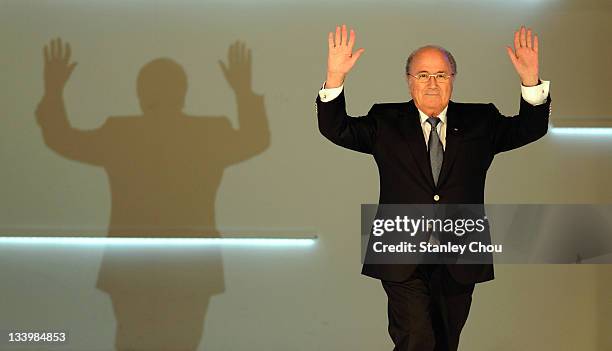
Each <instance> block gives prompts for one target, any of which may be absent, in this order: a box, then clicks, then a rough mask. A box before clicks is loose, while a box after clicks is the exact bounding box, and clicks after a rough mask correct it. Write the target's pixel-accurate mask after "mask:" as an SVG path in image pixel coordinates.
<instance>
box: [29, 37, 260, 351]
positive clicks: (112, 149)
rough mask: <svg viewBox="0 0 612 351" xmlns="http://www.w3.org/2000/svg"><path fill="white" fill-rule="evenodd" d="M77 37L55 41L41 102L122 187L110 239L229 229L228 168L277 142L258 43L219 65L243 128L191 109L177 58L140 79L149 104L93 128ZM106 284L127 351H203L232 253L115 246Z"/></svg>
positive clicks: (87, 157)
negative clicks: (255, 76)
mask: <svg viewBox="0 0 612 351" xmlns="http://www.w3.org/2000/svg"><path fill="white" fill-rule="evenodd" d="M70 56H71V49H70V45H69V44H65V45H64V44H63V43H62V41H61V39H55V40H52V41H51V42H50V44H49V45H47V46H46V47H45V49H44V59H45V66H44V81H45V93H44V96H43V98H42V101H41V102H40V104H39V105H38V108H37V110H36V117H37V121H38V123H39V125H40V126H41V128H42V133H43V137H44V141H45V143H46V145H47V146H48V147H49V148H50V149H52V150H54V151H55V152H57V153H58V154H60V155H61V156H63V157H66V158H68V159H71V160H76V161H79V162H84V163H87V164H90V165H95V166H100V167H103V168H104V170H105V171H106V174H107V175H108V180H109V184H110V191H111V204H112V209H111V217H110V223H109V230H108V236H109V237H147V238H150V237H164V238H176V237H181V238H184V237H213V238H216V237H220V233H219V232H218V231H217V229H216V224H215V199H216V195H217V190H218V188H219V184H220V183H221V178H222V176H223V172H224V170H225V168H226V167H228V166H230V165H233V164H236V163H238V162H241V161H244V160H247V159H249V158H252V157H254V156H255V155H258V154H260V153H262V152H263V151H264V150H266V149H267V148H268V146H269V143H270V134H269V129H268V122H267V116H266V112H265V107H264V100H263V96H262V95H257V94H255V93H254V92H253V91H252V87H251V71H252V68H251V63H252V59H251V51H250V49H247V48H246V47H245V45H244V44H243V43H240V42H236V43H234V44H232V45H231V46H230V48H229V53H228V62H227V63H224V62H222V61H220V62H219V64H220V67H221V69H222V71H223V73H224V75H225V78H226V80H227V82H228V83H229V85H230V86H231V88H232V90H233V91H234V93H235V96H236V103H237V110H238V121H239V128H238V129H234V128H233V127H232V126H231V124H230V122H229V120H228V119H227V118H225V117H214V116H190V115H187V114H185V113H183V107H184V102H185V96H186V93H187V87H188V84H187V75H186V73H185V71H184V69H183V67H182V66H181V65H179V64H178V63H177V62H175V61H173V60H171V59H169V58H158V59H155V60H153V61H151V62H149V63H147V64H145V65H144V66H143V67H142V69H141V70H140V73H139V74H138V79H137V93H138V99H139V102H140V107H141V110H142V115H138V116H116V117H110V118H108V119H107V120H106V121H105V123H104V124H103V125H102V126H101V127H99V128H97V129H93V130H80V129H76V128H73V127H72V126H71V124H70V122H69V119H68V115H67V113H66V109H65V106H64V99H63V90H64V87H65V85H66V82H67V81H68V79H69V77H70V75H71V73H72V71H73V70H74V69H75V66H76V63H72V62H71V61H70ZM97 287H98V288H99V289H101V290H102V291H104V292H106V293H107V294H108V295H109V296H110V298H111V301H112V305H113V309H114V312H115V317H116V319H117V330H116V341H115V346H116V349H117V350H196V349H197V347H198V345H199V344H200V342H201V339H202V335H203V329H204V319H205V315H206V311H207V308H208V305H209V301H210V298H211V297H212V296H214V295H216V294H220V293H223V292H224V290H225V287H224V274H223V266H222V259H221V252H220V251H219V249H218V248H214V247H204V248H203V247H194V246H189V245H188V244H186V245H182V246H172V247H163V246H155V247H149V246H147V247H143V246H138V245H135V246H132V245H129V246H120V247H115V246H113V247H107V248H106V249H105V252H104V256H103V259H102V263H101V268H100V271H99V274H98V281H97Z"/></svg>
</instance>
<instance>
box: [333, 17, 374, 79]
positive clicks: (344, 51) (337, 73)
mask: <svg viewBox="0 0 612 351" xmlns="http://www.w3.org/2000/svg"><path fill="white" fill-rule="evenodd" d="M327 43H328V49H329V52H328V54H327V80H326V82H325V87H326V88H336V87H339V86H340V85H342V84H343V82H344V79H345V78H346V75H347V74H348V72H349V71H350V70H351V69H352V68H353V66H354V65H355V62H357V60H358V59H359V57H360V56H361V54H362V53H363V52H364V51H365V49H364V48H360V49H358V50H357V51H355V52H354V53H353V46H355V31H354V30H352V29H351V30H350V37H349V33H347V31H346V25H345V24H343V25H342V29H341V28H340V27H339V26H336V34H335V36H334V33H332V32H329V34H328V35H327Z"/></svg>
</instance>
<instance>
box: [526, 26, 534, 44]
mask: <svg viewBox="0 0 612 351" xmlns="http://www.w3.org/2000/svg"><path fill="white" fill-rule="evenodd" d="M527 47H528V48H529V49H532V48H533V46H532V44H531V28H528V29H527Z"/></svg>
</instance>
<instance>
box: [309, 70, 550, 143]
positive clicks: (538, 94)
mask: <svg viewBox="0 0 612 351" xmlns="http://www.w3.org/2000/svg"><path fill="white" fill-rule="evenodd" d="M323 87H325V83H323ZM342 89H344V85H341V86H339V87H337V88H328V89H326V88H321V90H319V97H320V98H321V102H329V101H332V100H333V99H335V98H337V97H338V96H339V95H340V93H341V92H342ZM549 90H550V81H547V80H543V81H542V83H541V84H539V85H536V86H532V87H526V86H524V85H521V95H522V96H523V100H525V101H527V102H528V103H530V104H532V105H533V106H537V105H541V104H543V103H544V102H545V101H546V98H547V97H548V92H549ZM447 109H448V106H446V107H445V108H444V110H442V112H440V115H438V116H437V117H438V118H440V123H438V125H437V126H436V128H437V131H438V135H439V136H440V141H441V142H442V147H443V148H444V150H446V110H447ZM419 116H420V118H421V128H422V129H423V136H424V137H425V144H427V142H428V141H429V133H431V124H429V123H427V118H429V116H427V115H426V114H425V113H424V112H423V111H421V110H419Z"/></svg>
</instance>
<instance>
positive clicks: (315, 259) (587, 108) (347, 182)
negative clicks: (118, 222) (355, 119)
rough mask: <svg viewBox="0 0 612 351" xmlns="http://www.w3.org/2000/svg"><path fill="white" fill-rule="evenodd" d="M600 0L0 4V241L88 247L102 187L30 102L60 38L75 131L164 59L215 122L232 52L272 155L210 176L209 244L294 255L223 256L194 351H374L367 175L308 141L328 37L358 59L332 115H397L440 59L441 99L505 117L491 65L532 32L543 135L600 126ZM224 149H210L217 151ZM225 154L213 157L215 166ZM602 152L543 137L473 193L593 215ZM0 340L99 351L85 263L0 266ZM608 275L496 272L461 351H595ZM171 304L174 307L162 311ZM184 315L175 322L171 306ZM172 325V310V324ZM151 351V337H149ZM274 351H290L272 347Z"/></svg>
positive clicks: (96, 121)
mask: <svg viewBox="0 0 612 351" xmlns="http://www.w3.org/2000/svg"><path fill="white" fill-rule="evenodd" d="M610 15H612V6H611V5H610V3H609V2H607V1H600V2H598V1H589V2H587V1H578V0H575V1H562V0H559V1H554V0H547V1H535V0H534V1H519V2H516V1H513V2H509V1H501V0H497V1H484V0H482V1H476V0H472V1H468V2H460V1H438V2H436V3H435V5H432V4H431V3H428V2H424V1H412V2H400V1H394V2H392V3H386V4H380V3H374V2H369V1H359V2H353V1H343V2H342V1H341V2H324V1H314V2H313V1H310V2H308V5H307V4H306V2H301V3H300V2H297V1H293V2H290V1H285V2H283V1H258V2H255V1H246V0H242V1H231V2H230V1H225V2H220V1H219V2H206V1H179V2H175V1H172V2H171V1H156V2H153V1H6V0H4V1H2V2H1V3H0V23H2V31H0V43H2V55H0V67H2V74H1V75H0V76H1V77H2V80H1V82H0V84H1V89H2V93H1V94H0V106H2V113H1V116H2V118H1V119H0V123H1V127H0V162H1V164H2V165H3V167H2V171H1V172H0V193H1V194H2V195H1V196H0V223H1V226H2V227H3V228H4V229H3V232H2V234H3V235H11V233H12V232H11V230H10V229H11V228H15V227H37V228H41V229H40V232H41V234H45V233H50V232H52V230H51V229H56V230H57V229H58V228H59V229H60V230H61V228H65V227H70V228H89V229H90V230H91V232H96V233H104V232H105V230H106V228H107V226H108V224H109V214H110V205H111V202H110V201H111V198H110V196H111V194H110V191H109V184H108V181H107V178H106V174H105V172H104V171H103V170H102V169H101V168H99V167H93V166H90V165H86V164H84V163H80V162H74V161H69V160H67V159H65V158H63V157H61V156H59V155H57V154H56V153H54V152H53V151H51V150H50V149H49V148H48V147H47V146H46V145H45V144H44V142H43V140H42V137H41V132H40V129H39V127H38V125H37V124H36V122H35V118H34V115H33V111H34V109H35V108H36V104H37V102H38V100H39V99H40V96H41V94H42V55H41V49H42V46H43V45H44V44H45V43H46V42H47V41H48V40H49V39H50V38H52V37H55V36H61V37H62V38H63V39H65V40H67V41H69V42H70V43H71V44H72V48H73V57H74V60H76V61H77V62H78V66H77V68H76V70H75V72H74V74H73V76H72V78H71V80H70V82H69V83H68V87H67V89H66V94H65V96H66V104H67V106H68V112H69V118H70V121H71V122H72V124H73V126H75V127H77V128H82V129H92V128H96V127H98V126H100V125H102V124H103V123H104V121H105V120H106V118H107V117H109V116H127V115H136V114H139V113H140V110H139V105H138V100H137V96H136V91H135V80H136V76H137V74H138V71H139V69H140V68H141V67H142V66H143V65H144V64H145V63H147V62H149V61H150V60H152V59H154V58H158V57H170V58H172V59H174V60H176V61H177V62H179V63H180V64H181V65H182V66H183V67H184V69H185V71H186V72H187V76H188V79H189V90H188V95H187V101H186V109H185V110H186V112H187V113H189V114H192V115H208V116H210V115H217V116H219V115H225V116H227V117H228V118H229V119H230V120H231V121H232V123H233V124H234V126H235V127H237V126H238V121H237V117H236V116H237V112H236V103H235V102H234V97H233V95H232V91H231V90H230V88H229V86H228V85H227V83H226V82H225V80H224V78H223V75H222V73H221V70H220V69H219V66H218V63H217V61H218V60H220V59H222V60H226V54H227V49H228V46H229V45H230V44H231V43H232V42H233V41H235V40H236V39H240V40H244V41H245V42H246V43H247V45H248V46H249V47H250V48H252V50H253V86H254V90H255V91H256V92H257V93H260V94H263V95H264V98H265V107H266V111H267V118H268V121H269V124H270V131H271V145H270V147H269V148H268V149H267V150H266V151H265V152H264V153H262V154H260V155H258V156H255V157H254V158H252V159H250V160H248V161H245V162H242V163H239V164H236V165H233V166H230V167H228V168H226V169H225V172H224V173H223V178H222V181H221V184H220V186H219V188H218V194H217V198H216V205H215V210H216V219H217V227H218V229H219V230H220V231H221V232H224V231H229V232H231V231H232V230H246V231H248V232H259V233H262V232H263V233H268V232H271V233H276V234H278V233H284V232H301V233H302V232H310V231H314V232H315V233H316V234H317V235H318V236H319V239H318V242H317V244H316V245H315V246H314V247H312V248H309V249H291V250H287V251H284V250H273V249H253V250H251V251H248V252H247V251H245V250H239V249H233V250H232V249H230V250H225V251H224V252H223V274H224V277H225V291H224V293H222V294H219V295H216V296H214V297H213V298H212V299H211V302H210V304H209V306H208V309H207V310H206V322H205V324H204V327H203V328H204V329H203V330H204V335H203V337H202V340H201V344H200V347H199V349H200V350H227V349H230V348H231V349H233V350H246V349H249V350H252V349H266V350H287V349H291V350H349V349H350V350H372V349H378V350H381V349H385V348H387V349H390V348H391V347H390V342H389V341H388V336H387V334H386V323H387V321H386V312H385V311H386V305H385V303H386V301H385V296H384V292H383V290H382V289H381V287H380V284H379V282H377V281H375V280H371V279H368V278H365V277H362V276H360V275H359V270H360V265H359V247H358V245H359V240H358V238H357V234H356V233H357V232H358V230H359V227H358V226H359V218H358V216H359V204H361V203H371V202H375V201H376V200H377V192H378V188H377V184H378V179H377V176H378V175H377V171H376V168H375V165H374V163H373V162H372V160H371V158H370V157H368V156H365V155H360V154H357V153H353V152H350V151H347V150H342V149H340V148H338V147H336V146H334V145H332V144H331V143H329V142H328V141H326V140H325V139H324V138H323V137H322V136H321V135H320V134H319V133H318V130H317V127H316V121H315V112H314V106H313V104H314V98H315V94H316V91H317V89H318V87H319V86H320V84H321V83H322V80H323V79H324V77H325V55H326V32H327V31H329V30H331V29H332V28H333V26H334V25H335V24H336V23H341V22H346V23H349V24H350V25H352V26H354V27H355V28H356V30H357V34H358V39H357V40H358V44H357V45H358V46H363V47H365V48H366V52H365V53H364V55H363V56H362V58H361V60H360V61H359V63H358V64H357V66H356V68H355V70H354V72H353V73H352V74H351V76H350V77H349V79H348V81H347V82H346V94H347V99H348V110H349V113H350V114H352V115H361V114H365V113H366V112H367V111H368V109H369V107H370V106H371V104H372V103H374V102H381V101H399V100H405V99H407V89H406V86H405V82H404V81H403V78H402V70H403V65H404V60H405V57H406V56H407V55H408V53H409V52H410V51H411V50H412V49H413V48H415V47H417V46H420V45H423V44H427V43H435V44H439V45H442V46H445V47H447V48H448V49H449V50H451V51H452V52H453V53H454V55H455V58H456V59H457V61H458V70H459V76H458V77H457V82H456V85H455V92H454V96H453V99H454V100H456V101H477V102H495V103H496V105H497V106H498V107H499V109H500V110H501V111H502V112H504V113H506V114H513V113H515V112H516V111H517V108H518V98H519V85H518V84H519V81H518V78H517V77H516V75H515V73H514V72H513V69H512V66H511V64H510V62H508V58H507V56H506V52H505V50H504V46H505V45H509V44H510V43H511V40H512V32H513V30H514V29H515V28H516V27H518V26H519V25H520V24H521V23H526V24H528V25H530V26H533V27H534V28H535V29H536V30H537V31H538V32H539V33H540V34H541V53H542V55H541V56H542V61H541V72H542V74H541V76H542V78H543V79H548V80H551V81H552V85H551V94H552V99H553V113H554V114H553V123H554V120H555V119H563V118H566V119H576V118H595V117H597V118H602V117H604V118H605V117H607V118H610V116H611V113H612V99H609V97H610V88H609V86H608V83H609V82H610V81H611V80H612V70H611V69H610V68H609V62H610V59H611V58H612V46H610V45H608V42H609V40H608V37H609V36H610V35H612V28H611V27H610V25H609V18H610ZM226 146H227V145H226ZM223 147H224V145H220V146H219V148H220V149H222V148H223ZM611 147H612V138H610V137H608V138H585V137H560V136H552V135H548V136H546V137H545V138H544V139H543V140H540V141H539V142H537V143H536V144H534V145H530V146H528V147H526V148H524V149H522V150H517V151H515V152H512V153H508V154H503V155H499V156H498V157H497V159H496V161H495V162H494V165H493V166H492V168H491V170H490V172H489V177H488V184H487V195H486V196H487V201H489V202H493V203H610V202H611V201H612V186H610V184H609V175H610V174H611V172H612V161H611V158H610V148H611ZM0 251H1V252H0V261H3V262H4V263H1V264H0V267H1V268H0V272H1V273H0V274H1V276H2V277H3V278H2V286H3V288H2V289H3V295H5V296H6V297H8V298H2V299H0V301H1V302H0V310H2V311H3V313H2V314H1V315H2V317H0V330H3V329H4V330H6V329H12V328H58V329H66V330H69V331H70V333H71V343H70V344H69V345H68V347H67V349H71V350H86V349H92V350H93V349H98V350H102V349H110V348H111V347H112V344H113V342H114V337H115V336H114V333H115V330H114V328H115V324H116V316H115V314H114V312H113V309H112V306H111V302H110V299H109V297H108V295H106V294H103V293H102V292H101V291H99V290H97V289H96V287H95V285H96V276H97V274H98V270H99V266H100V260H101V257H102V254H103V251H102V249H101V248H82V249H75V248H72V249H67V248H53V249H41V248H38V249H37V248H28V249H23V248H22V249H11V248H1V249H0ZM611 275H612V268H611V267H610V266H562V265H557V266H544V265H540V266H526V265H524V266H521V265H517V266H510V265H506V266H501V265H498V266H497V267H496V277H497V278H496V280H494V281H493V282H489V283H486V284H482V285H479V286H478V287H477V289H476V292H475V295H474V304H473V308H472V313H471V315H470V319H469V321H468V324H467V327H466V329H465V330H464V333H463V336H462V348H463V349H465V350H483V351H484V350H517V349H523V350H531V349H533V350H585V351H590V350H592V351H595V350H597V351H600V350H608V349H610V348H612V340H610V337H609V330H611V329H612V325H611V324H610V320H611V318H610V317H611V316H612V304H611V301H610V296H611V295H610V294H609V291H611V288H612V286H611V285H610V276H611ZM167 302H168V303H169V304H171V303H170V302H172V303H175V304H177V305H180V301H179V302H177V301H170V300H169V301H167ZM182 307H185V306H182ZM187 307H189V306H187ZM149 337H151V338H154V337H155V336H154V335H150V336H149ZM287 345H292V346H290V347H288V346H287Z"/></svg>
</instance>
